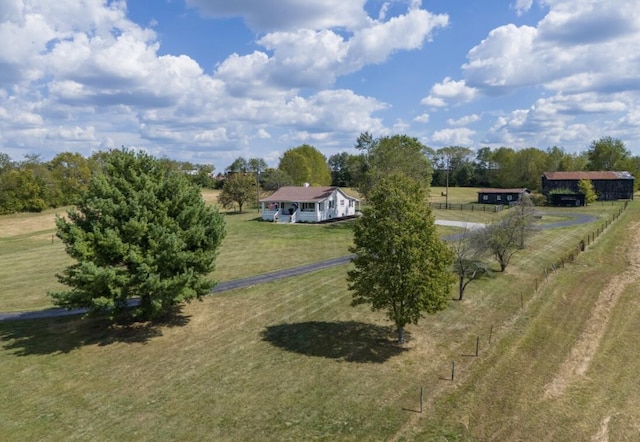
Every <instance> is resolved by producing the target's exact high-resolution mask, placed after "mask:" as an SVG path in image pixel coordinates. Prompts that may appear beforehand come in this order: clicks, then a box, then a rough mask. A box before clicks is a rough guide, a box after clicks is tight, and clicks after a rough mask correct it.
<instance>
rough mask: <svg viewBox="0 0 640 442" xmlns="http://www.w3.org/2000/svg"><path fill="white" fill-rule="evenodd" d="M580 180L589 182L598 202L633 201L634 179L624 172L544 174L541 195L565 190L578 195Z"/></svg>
mask: <svg viewBox="0 0 640 442" xmlns="http://www.w3.org/2000/svg"><path fill="white" fill-rule="evenodd" d="M580 180H589V181H591V184H592V185H593V190H594V191H595V192H596V194H597V195H598V200H601V201H611V200H619V199H628V200H632V199H633V190H634V183H635V178H634V176H633V175H631V174H630V173H629V172H626V171H600V172H598V171H580V172H546V173H545V174H544V175H542V193H543V194H545V195H547V196H548V195H549V192H551V191H552V190H561V189H567V190H570V191H572V192H575V193H579V191H580V189H579V188H578V183H579V182H580Z"/></svg>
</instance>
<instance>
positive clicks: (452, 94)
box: [421, 77, 477, 107]
mask: <svg viewBox="0 0 640 442" xmlns="http://www.w3.org/2000/svg"><path fill="white" fill-rule="evenodd" d="M476 93H477V91H476V89H474V88H471V87H468V86H467V85H466V84H465V82H464V80H461V81H454V80H452V79H451V78H450V77H446V78H445V79H444V80H443V81H442V83H436V84H434V85H433V86H432V87H431V91H430V92H429V95H428V96H427V97H425V98H423V99H422V101H421V103H422V104H424V105H427V106H433V107H443V106H446V105H447V102H456V103H463V102H466V101H470V100H472V99H473V98H474V97H475V96H476Z"/></svg>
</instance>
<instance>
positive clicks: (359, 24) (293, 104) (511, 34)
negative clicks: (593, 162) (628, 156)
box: [0, 0, 640, 171]
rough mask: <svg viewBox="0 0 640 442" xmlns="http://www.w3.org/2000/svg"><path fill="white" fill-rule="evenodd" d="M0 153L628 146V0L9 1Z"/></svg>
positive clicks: (639, 96) (1, 73)
mask: <svg viewBox="0 0 640 442" xmlns="http://www.w3.org/2000/svg"><path fill="white" fill-rule="evenodd" d="M0 41H2V42H3V44H2V45H0V152H4V153H7V154H9V155H10V156H11V157H12V158H13V159H14V160H20V159H22V158H23V156H24V155H26V154H40V155H41V158H42V159H43V160H48V159H51V158H52V157H53V156H54V155H56V154H57V153H59V152H64V151H72V152H80V153H82V154H83V155H90V154H91V153H92V152H94V151H97V150H101V149H108V148H112V147H119V146H123V145H124V146H127V147H131V148H135V149H143V150H146V151H148V152H150V153H152V154H154V155H156V156H166V157H169V158H173V159H177V160H181V161H191V162H194V163H207V164H213V165H214V166H215V168H216V170H217V171H223V170H224V168H225V167H226V166H228V165H229V164H230V163H231V162H232V161H233V160H234V159H235V158H237V157H238V156H244V157H246V158H249V157H261V158H264V159H265V160H266V161H267V162H268V164H269V165H271V166H277V164H278V159H279V157H280V156H281V155H282V153H283V152H284V151H285V150H287V149H289V148H291V147H296V146H299V145H301V144H303V143H306V144H311V145H313V146H315V147H317V148H318V149H319V150H320V151H321V152H323V153H324V154H325V156H327V157H329V156H331V155H333V154H335V153H338V152H342V151H350V152H352V148H353V145H354V143H355V140H356V138H357V137H358V135H359V134H360V133H361V132H364V131H368V132H370V133H372V134H373V135H374V136H376V137H380V136H385V135H393V134H407V135H410V136H414V137H417V138H418V139H419V140H420V141H421V142H422V143H423V144H425V145H427V146H431V147H434V148H439V147H444V146H450V145H458V146H465V147H470V148H472V149H479V148H481V147H484V146H489V147H492V148H496V147H500V146H508V147H511V148H514V149H521V148H526V147H537V148H540V149H546V148H548V147H551V146H559V147H562V148H564V149H565V150H566V151H567V152H580V151H583V150H585V149H586V148H587V147H588V146H589V144H590V143H591V141H593V140H595V139H598V138H600V137H603V136H612V137H616V138H619V139H621V140H622V141H623V142H624V143H625V144H626V146H627V148H628V149H630V150H631V151H632V152H633V154H634V155H640V144H638V141H640V80H639V78H640V75H639V74H640V56H639V55H638V51H637V50H636V48H637V47H639V45H640V8H638V7H637V2H636V1H635V0H608V1H606V2H603V1H601V0H537V1H536V0H511V1H508V0H505V1H501V0H492V1H486V0H466V1H464V0H458V1H451V0H423V1H420V0H389V1H385V0H369V1H366V0H273V1H265V0H234V1H229V0H135V1H133V0H130V1H128V2H127V1H123V0H121V1H102V0H57V1H55V2H51V1H49V0H3V1H2V2H1V3H0Z"/></svg>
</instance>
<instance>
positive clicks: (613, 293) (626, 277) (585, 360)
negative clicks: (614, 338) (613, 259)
mask: <svg viewBox="0 0 640 442" xmlns="http://www.w3.org/2000/svg"><path fill="white" fill-rule="evenodd" d="M628 234H629V238H631V246H630V247H629V248H627V250H626V253H625V256H624V259H625V260H626V261H627V262H628V266H627V267H626V269H625V270H624V272H622V273H621V274H620V275H618V276H616V277H615V278H612V279H611V280H610V281H609V282H608V284H607V285H606V287H604V289H603V290H602V291H601V292H600V296H599V297H598V299H597V300H596V302H595V306H594V308H593V311H592V313H591V316H590V317H589V319H588V321H587V327H586V328H585V329H584V330H583V332H582V334H581V335H580V337H579V338H578V341H577V342H576V343H575V344H574V346H573V348H572V349H571V353H570V354H569V357H568V358H567V359H566V360H565V361H564V362H563V363H562V365H561V366H560V369H559V370H558V373H557V374H556V376H555V377H554V378H553V380H552V381H551V382H550V383H549V384H548V385H547V386H546V387H545V391H544V397H545V398H546V399H555V398H557V397H559V396H560V395H562V394H563V393H564V391H565V390H566V388H567V387H568V386H569V385H570V384H571V383H573V382H575V381H576V380H577V379H578V378H581V377H584V375H585V373H586V372H587V370H588V369H589V366H590V365H591V361H592V360H593V358H594V356H595V354H596V352H597V351H598V347H599V345H600V341H601V340H602V338H603V336H604V334H605V332H606V331H607V328H608V325H609V321H610V319H611V316H612V311H613V309H614V308H615V306H616V303H617V302H618V299H619V298H620V296H621V294H622V293H623V292H624V291H625V290H626V288H627V287H628V286H629V285H630V284H633V283H634V282H637V281H638V279H639V278H640V222H636V223H633V224H632V225H631V226H630V228H629V232H628Z"/></svg>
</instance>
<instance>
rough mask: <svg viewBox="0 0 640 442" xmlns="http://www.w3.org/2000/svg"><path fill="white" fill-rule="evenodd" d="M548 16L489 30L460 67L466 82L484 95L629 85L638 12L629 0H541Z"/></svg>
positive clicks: (634, 73)
mask: <svg viewBox="0 0 640 442" xmlns="http://www.w3.org/2000/svg"><path fill="white" fill-rule="evenodd" d="M544 4H545V5H546V6H548V7H549V12H548V14H547V15H546V16H545V17H544V18H543V19H542V20H541V21H540V22H539V23H538V25H537V26H536V27H532V26H520V27H517V26H515V25H513V24H509V25H505V26H500V27H498V28H496V29H494V30H492V31H491V32H490V33H489V35H488V36H487V38H485V39H484V40H483V41H482V42H481V43H480V44H478V45H477V46H475V47H474V48H472V49H471V50H470V51H469V53H468V55H467V57H468V60H469V61H468V63H466V64H465V65H463V70H464V74H465V80H466V82H467V84H468V85H470V86H472V87H476V88H478V89H479V90H480V91H482V92H483V93H485V94H489V95H496V94H506V93H509V92H512V91H513V90H515V89H517V88H522V87H526V86H535V85H543V86H544V87H546V88H549V89H551V90H554V91H558V92H561V91H564V87H566V86H568V87H570V88H571V89H572V90H573V91H575V92H586V91H589V90H596V89H599V90H606V89H612V88H615V87H616V86H618V87H620V88H627V87H629V85H630V83H631V82H632V81H633V80H632V79H633V78H637V77H638V75H640V59H638V57H635V56H630V53H629V48H631V47H636V46H637V45H638V44H640V10H639V9H638V8H637V5H635V3H634V2H630V1H629V0H611V1H608V2H601V1H596V0H587V1H583V0H580V1H578V0H573V1H566V0H565V1H559V0H545V1H544Z"/></svg>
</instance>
